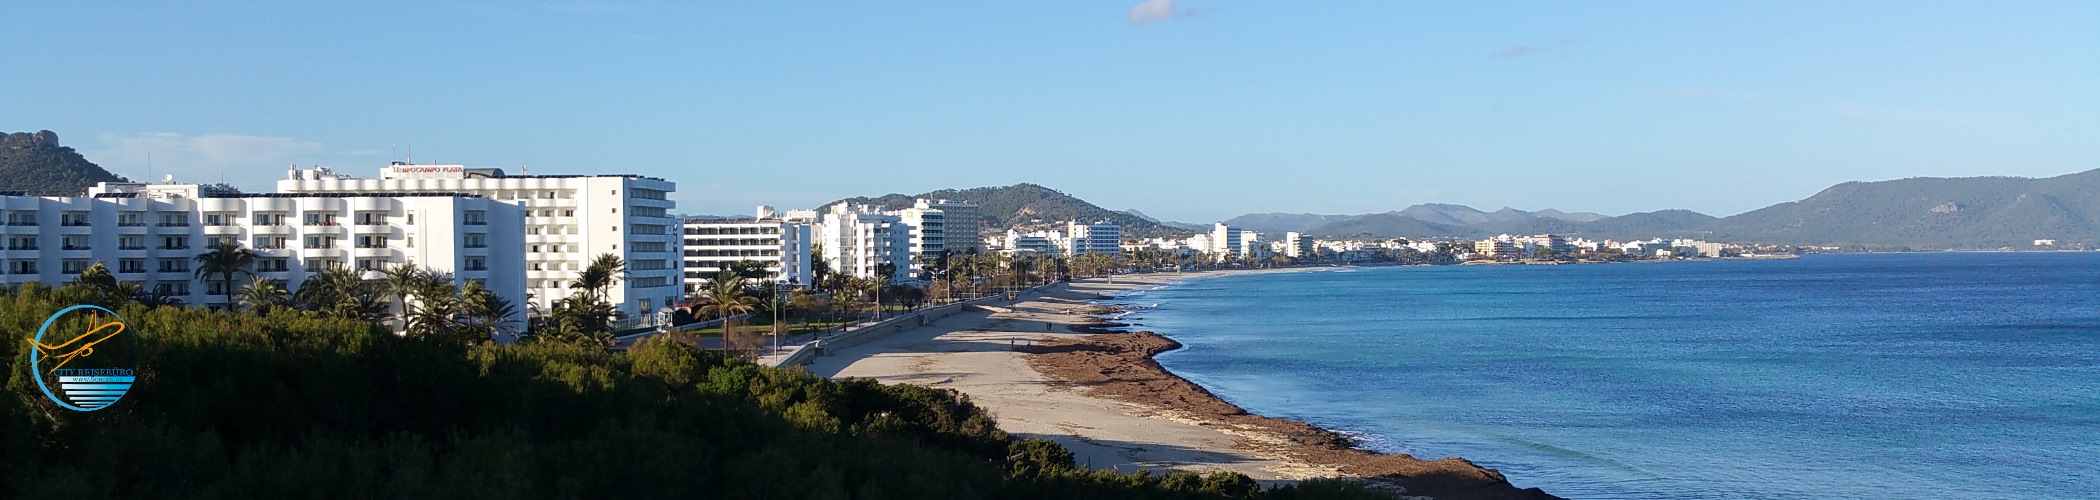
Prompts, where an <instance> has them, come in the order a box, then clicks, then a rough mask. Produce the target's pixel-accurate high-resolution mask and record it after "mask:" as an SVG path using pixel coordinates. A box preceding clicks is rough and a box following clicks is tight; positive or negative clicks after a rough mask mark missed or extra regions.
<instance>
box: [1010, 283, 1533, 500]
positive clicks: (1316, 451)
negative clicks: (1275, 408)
mask: <svg viewBox="0 0 2100 500" xmlns="http://www.w3.org/2000/svg"><path fill="white" fill-rule="evenodd" d="M1096 307H1097V309H1095V310H1094V311H1093V312H1094V313H1095V314H1094V315H1093V317H1092V319H1093V320H1095V323H1093V324H1088V325H1075V326H1074V327H1073V330H1074V331H1079V332H1083V333H1087V334H1086V335H1081V336H1076V337H1069V338H1062V339H1056V340H1052V341H1048V342H1045V343H1043V344H1041V345H1036V346H1027V347H1022V348H1020V349H1019V350H1021V351H1022V352H1026V353H1030V354H1032V356H1030V357H1029V359H1028V361H1029V365H1030V366H1031V367H1033V368H1035V369H1036V370H1037V371H1038V372H1039V373H1042V374H1043V375H1044V376H1046V377H1047V378H1049V379H1050V380H1053V381H1056V382H1057V383H1059V384H1060V385H1062V386H1063V387H1064V388H1066V389H1067V390H1078V391H1080V392H1082V393H1084V394H1086V395H1089V396H1094V397H1100V398H1105V399H1112V400H1116V401H1121V402H1124V403H1129V404H1131V405H1133V406H1136V407H1139V408H1142V409H1145V410H1148V411H1150V412H1151V413H1152V415H1151V416H1153V417H1155V418H1161V419H1167V420H1172V421H1177V422H1187V423H1192V424H1194V425H1199V426H1205V427H1211V428H1216V429H1220V430H1222V431H1224V432H1227V433H1230V434H1234V435H1236V436H1239V437H1241V438H1242V440H1241V442H1240V443H1238V444H1239V446H1242V447H1243V448H1247V449H1250V450H1251V451H1255V452H1257V453H1263V454H1270V455H1279V456H1283V457H1286V458H1288V459H1290V460H1292V461H1295V462H1299V463H1302V464H1305V465H1309V466H1313V467H1319V468H1327V469H1331V470H1334V471H1336V472H1339V473H1341V474H1342V475H1344V476H1347V477H1352V478H1357V479H1361V480H1365V481H1368V482H1370V483H1372V484H1374V485H1377V486H1381V487H1383V488H1384V489H1388V490H1390V491H1396V492H1404V494H1407V495H1410V496H1415V495H1422V496H1428V497H1431V498H1438V499H1476V498H1477V499H1504V498H1520V499H1550V498H1559V497H1555V496H1553V495H1551V494H1548V493H1546V492H1544V491H1542V490H1540V489H1538V488H1521V489H1520V488H1517V487H1516V486H1514V485H1512V484H1510V483H1509V481H1508V479H1507V478H1506V477H1504V476H1503V475H1502V474H1501V473H1500V472H1499V471H1496V470H1494V469H1489V468H1486V467H1481V466H1479V465H1476V464H1474V463H1473V462H1471V461H1468V460H1466V459H1464V458H1459V457H1444V458H1441V459H1436V460H1424V459H1421V458H1417V457H1414V456H1411V455H1407V454H1389V453H1383V452H1379V451H1375V450H1370V449H1365V448H1362V447H1358V446H1356V444H1355V443H1353V442H1351V441H1350V440H1349V439H1348V438H1347V437H1345V436H1344V435H1343V434H1341V433H1339V432H1336V431H1333V430H1330V429H1326V428H1322V427H1320V426H1317V425H1313V424H1311V423H1307V422H1303V421H1298V420H1293V419H1287V418H1279V417H1270V416H1265V415H1259V414H1255V413H1252V412H1248V411H1247V410H1246V409H1244V408H1241V407H1239V406H1238V405H1235V404H1232V403H1231V402H1229V401H1225V400H1224V399H1223V398H1220V397H1218V396H1217V395H1216V394H1213V393H1211V392H1210V391H1209V390H1207V389H1204V388H1203V387H1202V386H1200V385H1197V384H1196V383H1194V382H1191V381H1189V380H1188V379H1186V378H1183V377H1181V376H1180V375H1178V374H1175V373H1174V372H1172V371H1170V370H1167V369H1166V368H1165V367H1163V366H1161V365H1160V364H1159V363H1158V362H1157V360H1155V359H1154V358H1156V357H1157V356H1158V355H1160V354H1163V353H1166V352H1171V351H1173V350H1176V349H1180V348H1181V347H1183V345H1182V344H1181V343H1180V342H1178V341H1176V340H1174V339H1172V338H1170V337H1167V336H1165V335H1161V334H1159V333H1155V332H1151V331H1137V332H1126V331H1116V330H1106V329H1105V328H1109V327H1114V326H1119V325H1117V324H1115V323H1110V322H1109V321H1108V320H1107V319H1106V318H1103V317H1102V315H1103V314H1110V313H1114V312H1116V310H1117V309H1116V308H1114V307H1111V306H1098V305H1097V306H1096Z"/></svg>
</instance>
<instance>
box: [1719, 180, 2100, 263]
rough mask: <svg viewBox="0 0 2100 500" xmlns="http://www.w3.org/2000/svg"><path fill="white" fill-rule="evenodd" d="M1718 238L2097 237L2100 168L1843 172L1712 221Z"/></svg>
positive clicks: (2087, 240)
mask: <svg viewBox="0 0 2100 500" xmlns="http://www.w3.org/2000/svg"><path fill="white" fill-rule="evenodd" d="M1705 229H1706V230H1709V231H1712V232H1713V236H1712V238H1713V239H1716V240H1720V241H1757V242H1784V243H1794V244H1804V245H1858V246H1867V247H1912V248H2000V247H2013V248H2031V247H2032V244H2033V242H2034V240H2037V239H2054V240H2058V241H2059V242H2060V243H2064V244H2068V243H2084V244H2093V243H2096V242H2100V169H2096V170H2089V171H2085V172H2080V173H2076V174H2069V175H2061V176H2057V177H2049V178H2043V179H2030V178H2024V177H1964V178H1911V179H1901V180H1892V181H1880V182H1847V183H1844V184H1838V185H1836V186H1832V187H1830V188H1829V189H1825V190H1823V192H1820V193H1816V195H1815V196H1810V197H1808V198H1807V199H1803V200H1801V201H1795V202H1787V203H1780V204H1777V205H1773V206H1770V207H1765V208H1762V209H1758V210H1754V211H1750V212H1746V213H1743V214H1739V215H1735V216H1731V217H1727V218H1724V219H1721V220H1718V221H1714V222H1713V223H1711V224H1708V225H1707V226H1706V227H1705Z"/></svg>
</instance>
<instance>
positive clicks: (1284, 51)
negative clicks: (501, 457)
mask: <svg viewBox="0 0 2100 500" xmlns="http://www.w3.org/2000/svg"><path fill="white" fill-rule="evenodd" d="M7 16H8V17H9V18H10V21H9V22H8V23H6V24H7V26H8V27H7V28H6V29H0V46H6V47H9V48H10V49H12V50H10V51H9V54H8V60H9V61H8V64H7V65H6V69H0V89H5V90H6V94H7V97H6V98H4V99H0V131H7V132H26V131H35V130H52V131H54V132H56V133H58V135H59V136H60V139H61V141H62V142H63V143H64V144H65V145H67V146H72V147H74V148H76V149H78V150H80V151H81V152H82V154H84V155H86V156H87V158H88V159H89V160H91V161H94V162H96V163H98V164H101V165H102V166H103V167H105V168H108V169H110V170H111V171H113V172H116V173H118V174H120V175H125V176H128V177H131V178H134V179H154V178H159V177H160V176H161V175H174V176H175V177H176V179H177V180H178V181H188V182H219V181H222V180H223V181H224V182H228V183H231V184H234V185H236V186H239V187H242V188H244V189H248V190H251V191H268V190H270V189H271V188H272V186H273V181H274V180H276V179H279V178H282V177H283V176H284V171H285V169H286V168H287V167H288V166H290V165H294V164H297V165H300V166H310V165H326V166H329V167H331V168H334V169H335V170H337V171H339V172H347V173H352V174H356V175H361V176H373V175H376V174H377V171H378V169H379V168H380V167H381V166H384V165H385V164H386V163H387V162H388V161H396V160H404V159H409V160H413V161H414V162H416V163H445V164H466V165H468V166H472V167H497V168H505V169H509V170H511V171H513V172H515V171H518V170H529V171H530V172H531V173H535V174H571V173H633V174H642V175H649V176H656V177H663V178H667V179H670V180H673V181H676V182H677V183H678V192H677V193H676V194H675V195H674V198H675V200H676V201H677V202H678V206H679V210H680V211H683V212H686V213H691V214H743V213H748V212H749V211H750V210H751V207H752V206H754V205H759V204H767V205H774V206H779V207H783V208H792V207H814V206H816V205H819V204H822V203H826V202H829V201H832V200H835V199H838V198H843V197H849V196H861V195H868V196H873V195H881V194H887V193H906V194H913V193H921V192H926V191H932V190H936V189H942V188H966V187H976V186H993V185H1009V184H1014V183H1021V182H1031V183H1036V184H1042V185H1045V186H1049V187H1052V188H1056V189H1059V190H1061V191H1064V192H1066V193H1068V194H1072V195H1074V196H1078V197H1080V198H1083V199H1086V200H1088V201H1091V202H1094V203H1095V204H1097V205H1101V206H1104V207H1107V208H1111V209H1138V210H1142V211H1143V212H1145V213H1147V214H1149V215H1152V216H1154V217H1159V218H1163V219H1168V220H1180V221H1186V222H1208V221H1212V220H1220V219H1225V218H1230V217H1233V216H1236V215H1239V214H1243V213H1258V212H1309V213H1330V214H1354V213H1370V212H1384V211H1389V210H1397V209H1400V208H1404V207H1406V206H1408V205H1412V204H1416V203H1429V202H1441V203H1460V204H1467V205H1472V206H1475V207H1478V208H1481V209H1486V210H1493V209H1496V208H1500V207H1503V206H1511V207H1516V208H1519V209H1527V210H1537V209H1544V208H1555V209H1561V210H1567V211H1594V212H1601V213H1606V214H1612V215H1617V214H1624V213H1630V212H1640V211H1650V210H1660V209H1671V208H1683V209H1691V210H1697V211H1701V212H1706V213H1709V214H1713V215H1731V214H1735V213H1740V212H1744V211H1748V210H1753V209H1756V208H1761V207H1763V206H1766V205H1769V204H1772V203H1778V202H1783V201H1791V200H1796V199H1800V198H1804V197H1807V196H1810V195H1813V194H1815V193H1816V192H1817V191H1820V190H1822V189H1823V188H1826V187H1829V186H1830V185H1832V184H1836V183H1839V182H1845V181H1853V180H1884V179H1896V178H1904V177H1919V176H1934V177H1943V176H1982V175H2013V176H2025V177H2047V176H2055V175H2062V174H2067V173H2073V172H2080V171H2085V170H2090V169H2094V168H2100V2H2049V1H2024V0H2023V1H2018V2H1929V1H1897V2H1876V1H1844V2H1829V1H1809V2H1787V1H1755V2H1720V1H1716V2H1680V1H1669V2H1662V1H1657V2H1643V1H1613V2H1395V1H1365V2H1349V1H1333V2H1279V1H1229V0H1216V1H1200V0H1145V1H1141V2H1140V1H1136V0H1118V1H1092V0H1059V1H1041V2H1001V1H977V2H936V1H924V2H620V1H604V2H521V3H473V2H445V1H442V0H437V1H428V2H405V3H392V2H320V1H273V2H209V1H197V2H164V3H149V2H105V1H80V2H29V3H20V4H16V5H11V6H9V7H8V8H7ZM149 154H150V155H151V158H152V160H151V166H150V172H149V166H148V161H147V157H148V155H149Z"/></svg>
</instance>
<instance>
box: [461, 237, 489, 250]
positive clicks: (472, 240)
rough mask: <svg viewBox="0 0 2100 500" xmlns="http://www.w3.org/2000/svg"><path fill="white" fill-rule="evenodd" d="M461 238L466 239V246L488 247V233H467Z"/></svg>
mask: <svg viewBox="0 0 2100 500" xmlns="http://www.w3.org/2000/svg"><path fill="white" fill-rule="evenodd" d="M463 239H464V240H466V247H467V248H488V247H489V235H486V234H481V233H467V236H466V238H463Z"/></svg>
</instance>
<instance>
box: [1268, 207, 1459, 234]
mask: <svg viewBox="0 0 2100 500" xmlns="http://www.w3.org/2000/svg"><path fill="white" fill-rule="evenodd" d="M1308 234H1311V235H1313V236H1326V237H1353V238H1400V237H1407V238H1477V237H1480V236H1482V235H1484V234H1492V233H1487V232H1486V231H1484V230H1482V229H1480V228H1476V227H1472V226H1463V225H1456V224H1443V223H1437V222H1428V221H1424V220H1421V219H1416V218H1413V217H1408V216H1405V215H1401V214H1400V213H1399V212H1387V213H1382V214H1370V215H1362V216H1357V217H1355V218H1352V219H1349V220H1344V221H1341V222H1336V223H1333V224H1327V225H1323V226H1320V227H1317V228H1313V229H1312V230H1311V231H1309V232H1308Z"/></svg>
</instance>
